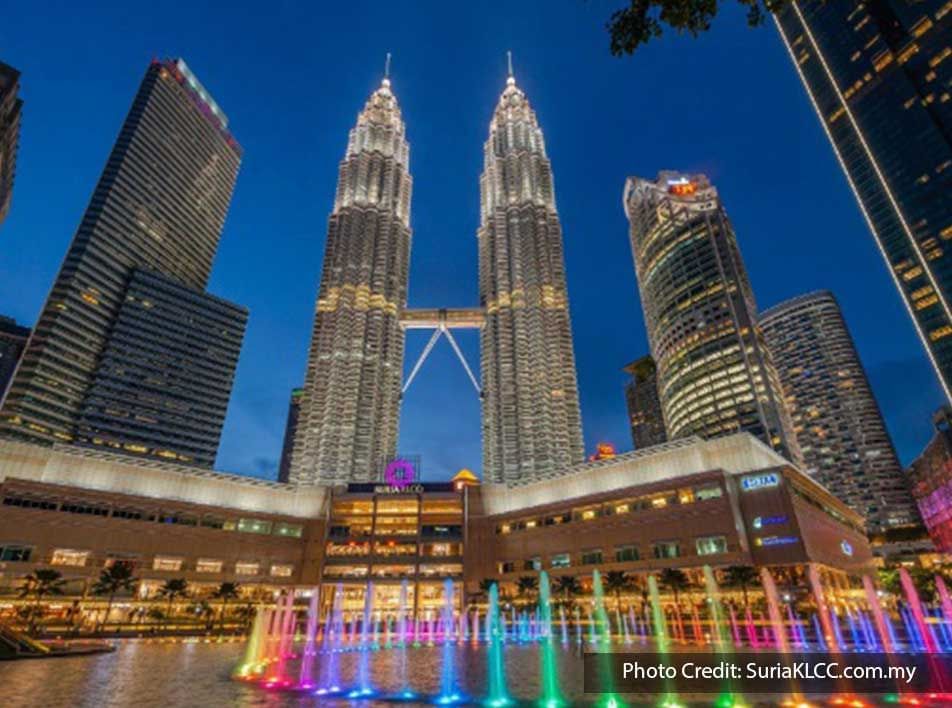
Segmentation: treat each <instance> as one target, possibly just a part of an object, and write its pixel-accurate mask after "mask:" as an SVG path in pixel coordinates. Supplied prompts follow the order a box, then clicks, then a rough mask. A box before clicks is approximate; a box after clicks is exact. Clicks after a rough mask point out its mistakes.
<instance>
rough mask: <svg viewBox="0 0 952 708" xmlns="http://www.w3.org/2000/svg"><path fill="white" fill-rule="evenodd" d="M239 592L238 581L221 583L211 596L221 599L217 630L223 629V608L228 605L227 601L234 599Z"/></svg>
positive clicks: (222, 630)
mask: <svg viewBox="0 0 952 708" xmlns="http://www.w3.org/2000/svg"><path fill="white" fill-rule="evenodd" d="M240 594H241V586H240V585H239V584H238V583H222V584H221V585H219V586H218V588H217V589H216V590H215V592H213V593H212V597H214V598H215V599H217V600H221V614H220V615H219V632H224V631H225V609H226V608H227V607H228V601H229V600H234V599H236V598H237V597H238V596H239V595H240Z"/></svg>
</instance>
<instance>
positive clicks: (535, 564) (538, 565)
mask: <svg viewBox="0 0 952 708" xmlns="http://www.w3.org/2000/svg"><path fill="white" fill-rule="evenodd" d="M522 569H523V570H542V559H541V558H539V556H533V557H532V558H529V559H528V560H525V561H523V563H522Z"/></svg>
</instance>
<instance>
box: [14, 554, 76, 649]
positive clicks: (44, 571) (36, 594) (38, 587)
mask: <svg viewBox="0 0 952 708" xmlns="http://www.w3.org/2000/svg"><path fill="white" fill-rule="evenodd" d="M64 585H66V581H65V580H63V574H62V573H60V572H59V571H58V570H53V569H51V568H37V569H36V570H34V571H33V572H32V573H30V574H29V575H27V576H25V577H24V578H23V587H21V588H20V597H23V598H27V597H33V598H34V602H33V605H32V606H31V608H30V612H29V630H30V634H35V633H36V625H37V619H38V618H39V617H40V616H41V615H42V603H43V598H44V597H46V596H47V595H62V594H63V586H64Z"/></svg>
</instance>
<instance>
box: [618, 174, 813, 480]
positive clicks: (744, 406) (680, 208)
mask: <svg viewBox="0 0 952 708" xmlns="http://www.w3.org/2000/svg"><path fill="white" fill-rule="evenodd" d="M624 205H625V213H626V215H627V216H628V221H629V223H630V226H631V229H630V236H631V247H632V253H633V254H634V259H635V271H636V273H637V276H638V287H639V290H640V292H641V305H642V308H643V310H644V315H645V325H646V329H647V331H648V341H649V343H650V345H651V355H652V357H653V358H654V360H655V362H656V364H657V367H658V373H657V377H658V394H659V396H660V399H661V408H662V410H663V411H664V422H665V426H666V428H667V433H668V437H669V438H671V439H675V438H682V437H686V436H689V435H699V436H701V437H703V438H710V437H719V436H722V435H729V434H731V433H736V432H739V431H746V432H749V433H751V434H753V435H755V436H757V437H758V438H760V439H761V440H763V441H764V442H765V443H767V444H768V445H770V446H771V447H773V448H774V449H776V450H777V451H778V452H780V453H781V454H783V455H785V456H787V457H788V458H790V459H791V460H793V461H795V462H799V450H798V448H797V442H796V438H795V436H794V434H793V429H792V426H791V424H790V417H789V415H788V414H787V410H786V408H785V407H784V403H783V396H782V391H781V387H780V381H779V380H778V378H777V372H776V370H775V369H774V367H773V364H772V363H771V361H770V353H769V351H768V350H767V347H766V345H765V344H764V340H763V334H762V333H761V331H760V328H759V327H758V325H757V307H756V305H755V303H754V294H753V291H752V290H751V287H750V281H749V280H748V278H747V272H746V270H745V269H744V263H743V261H742V260H741V255H740V251H739V249H738V246H737V238H736V236H735V235H734V229H733V227H732V226H731V223H730V221H729V220H728V218H727V213H726V211H725V210H724V207H723V206H722V205H721V200H720V197H719V196H718V194H717V190H716V189H715V188H714V186H713V185H712V184H711V183H710V182H709V181H708V179H707V177H705V176H704V175H685V174H680V173H678V172H661V173H660V174H659V175H658V178H657V179H656V180H649V179H641V178H637V177H630V178H629V179H628V181H627V182H626V184H625V193H624Z"/></svg>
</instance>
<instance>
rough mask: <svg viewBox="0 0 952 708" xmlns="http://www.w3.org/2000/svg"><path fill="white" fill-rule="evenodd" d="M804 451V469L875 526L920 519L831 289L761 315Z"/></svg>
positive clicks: (872, 528) (875, 528)
mask: <svg viewBox="0 0 952 708" xmlns="http://www.w3.org/2000/svg"><path fill="white" fill-rule="evenodd" d="M760 326H761V329H762V330H763V333H764V337H765V339H766V341H767V346H768V347H769V348H770V354H771V356H772V357H773V361H774V365H775V366H776V367H777V373H778V374H779V375H780V381H781V384H782V385H783V389H784V394H785V398H786V403H787V409H788V410H789V412H790V417H791V418H792V420H793V426H794V431H795V432H796V435H797V442H798V443H799V445H800V451H801V453H802V454H803V460H804V471H805V472H806V473H807V474H809V475H810V476H811V477H813V478H814V479H816V480H817V481H818V482H820V483H821V484H822V485H823V486H824V487H826V488H827V489H828V490H830V492H832V493H833V494H834V495H835V496H836V498H837V499H840V500H841V501H844V502H846V503H847V504H849V505H850V507H852V509H853V510H854V511H856V512H857V513H860V514H862V515H863V516H864V517H866V522H867V528H868V529H869V530H870V531H871V532H879V531H884V530H886V529H889V528H892V527H896V526H911V525H915V524H917V523H918V522H919V515H918V513H917V512H916V505H915V502H914V501H913V498H912V493H911V490H910V486H909V480H908V479H907V478H906V476H905V474H904V473H903V471H902V467H901V466H900V464H899V458H898V457H896V451H895V450H894V449H893V444H892V440H891V439H890V437H889V433H888V432H886V424H885V423H884V422H883V416H882V414H881V413H880V410H879V406H878V405H877V404H876V399H875V398H874V397H873V392H872V389H871V388H870V386H869V381H868V380H867V379H866V372H865V371H864V370H863V365H862V364H861V363H860V360H859V355H858V354H857V352H856V347H855V346H854V344H853V338H852V337H851V336H850V333H849V330H848V329H847V328H846V322H845V321H844V319H843V314H842V313H841V312H840V307H839V304H838V303H837V302H836V298H834V297H833V295H832V293H829V292H826V291H820V292H816V293H810V294H809V295H803V296H801V297H797V298H793V299H792V300H788V301H787V302H783V303H780V304H779V305H776V306H774V307H771V308H770V309H769V310H766V311H765V312H763V313H762V314H761V316H760Z"/></svg>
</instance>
